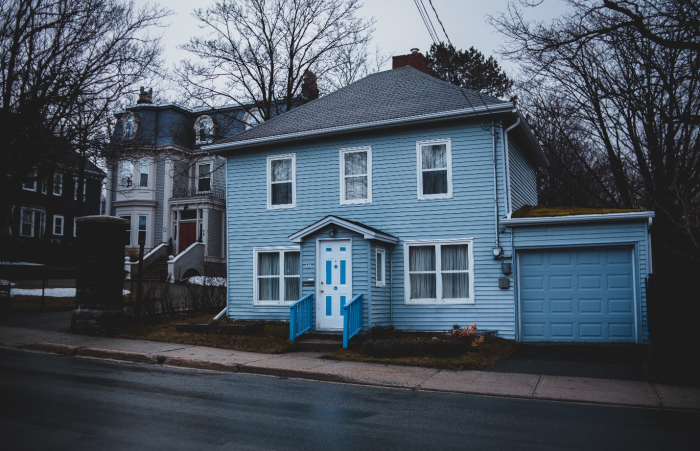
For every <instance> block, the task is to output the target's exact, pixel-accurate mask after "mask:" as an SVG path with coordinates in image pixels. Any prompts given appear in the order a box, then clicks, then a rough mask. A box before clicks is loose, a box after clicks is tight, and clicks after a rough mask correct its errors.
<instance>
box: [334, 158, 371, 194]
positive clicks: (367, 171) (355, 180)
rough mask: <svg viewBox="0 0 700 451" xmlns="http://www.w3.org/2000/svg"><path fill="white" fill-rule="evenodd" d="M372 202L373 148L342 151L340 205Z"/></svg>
mask: <svg viewBox="0 0 700 451" xmlns="http://www.w3.org/2000/svg"><path fill="white" fill-rule="evenodd" d="M369 202H372V148H371V147H355V148H350V149H341V150H340V203H341V204H361V203H369Z"/></svg>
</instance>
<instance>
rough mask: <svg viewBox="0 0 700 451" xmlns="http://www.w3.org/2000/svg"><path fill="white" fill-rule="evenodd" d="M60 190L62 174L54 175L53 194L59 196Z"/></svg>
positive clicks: (61, 188)
mask: <svg viewBox="0 0 700 451" xmlns="http://www.w3.org/2000/svg"><path fill="white" fill-rule="evenodd" d="M62 190H63V175H62V174H54V176H53V193H54V194H56V195H59V196H60V195H61V191H62Z"/></svg>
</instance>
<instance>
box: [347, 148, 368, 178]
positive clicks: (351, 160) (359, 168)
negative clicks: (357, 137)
mask: <svg viewBox="0 0 700 451" xmlns="http://www.w3.org/2000/svg"><path fill="white" fill-rule="evenodd" d="M362 174H367V152H352V153H346V154H345V175H362Z"/></svg>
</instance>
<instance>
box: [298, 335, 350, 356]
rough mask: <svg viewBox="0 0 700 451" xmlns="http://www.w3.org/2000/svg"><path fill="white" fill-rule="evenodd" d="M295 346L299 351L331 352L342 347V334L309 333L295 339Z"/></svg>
mask: <svg viewBox="0 0 700 451" xmlns="http://www.w3.org/2000/svg"><path fill="white" fill-rule="evenodd" d="M296 344H297V346H296V348H297V349H298V350H299V351H301V352H333V351H337V350H338V349H342V348H343V336H342V335H340V336H337V335H325V336H324V335H323V334H310V335H303V336H301V337H299V338H297V340H296Z"/></svg>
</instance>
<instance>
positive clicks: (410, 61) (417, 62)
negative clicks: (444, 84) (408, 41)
mask: <svg viewBox="0 0 700 451" xmlns="http://www.w3.org/2000/svg"><path fill="white" fill-rule="evenodd" d="M391 59H392V69H397V68H399V67H403V66H411V67H413V68H415V69H418V70H419V71H421V72H425V73H426V74H429V73H430V69H428V60H426V59H425V57H424V56H423V54H422V53H421V52H419V51H418V49H411V53H409V54H408V55H398V56H394V57H392V58H391Z"/></svg>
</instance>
